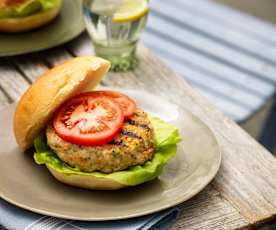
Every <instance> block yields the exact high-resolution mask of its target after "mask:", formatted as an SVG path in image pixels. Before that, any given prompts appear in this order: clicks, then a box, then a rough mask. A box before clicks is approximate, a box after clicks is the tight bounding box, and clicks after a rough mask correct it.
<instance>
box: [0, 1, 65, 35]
mask: <svg viewBox="0 0 276 230" xmlns="http://www.w3.org/2000/svg"><path fill="white" fill-rule="evenodd" d="M60 7H61V4H59V5H58V7H55V8H53V9H50V10H47V11H45V12H40V13H36V14H32V15H30V16H26V17H18V18H2V19H0V32H10V33H14V32H23V31H28V30H31V29H35V28H38V27H40V26H43V25H45V24H47V23H48V22H50V21H52V20H53V19H54V18H55V17H56V16H57V15H58V13H59V11H60Z"/></svg>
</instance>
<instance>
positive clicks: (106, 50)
mask: <svg viewBox="0 0 276 230" xmlns="http://www.w3.org/2000/svg"><path fill="white" fill-rule="evenodd" d="M127 1H128V2H129V1H133V0H83V13H84V21H85V24H86V28H87V31H88V33H89V35H90V36H91V38H92V42H93V45H94V48H95V52H96V55H97V56H100V57H103V58H105V59H107V60H109V61H110V62H111V64H112V66H111V69H112V70H113V71H127V70H130V69H133V68H134V67H135V66H136V65H137V58H136V55H135V53H136V46H137V42H138V40H139V37H140V34H141V32H142V31H143V29H144V28H145V25H146V21H147V14H148V10H144V11H142V12H141V13H140V15H139V14H138V15H136V16H135V15H128V16H124V15H127V14H124V13H123V14H121V15H119V14H118V13H117V12H118V11H124V10H125V12H127V13H128V10H127V8H126V7H125V5H126V2H127ZM132 3H134V2H131V3H130V4H132ZM124 7H125V8H126V9H124ZM144 8H145V7H144Z"/></svg>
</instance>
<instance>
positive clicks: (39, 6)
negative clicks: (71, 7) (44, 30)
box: [0, 0, 62, 32]
mask: <svg viewBox="0 0 276 230" xmlns="http://www.w3.org/2000/svg"><path fill="white" fill-rule="evenodd" d="M61 4H62V0H0V32H23V31H28V30H31V29H35V28H38V27H40V26H43V25H45V24H47V23H49V22H50V21H52V20H53V19H54V18H55V17H56V16H57V15H58V13H59V11H60V8H61Z"/></svg>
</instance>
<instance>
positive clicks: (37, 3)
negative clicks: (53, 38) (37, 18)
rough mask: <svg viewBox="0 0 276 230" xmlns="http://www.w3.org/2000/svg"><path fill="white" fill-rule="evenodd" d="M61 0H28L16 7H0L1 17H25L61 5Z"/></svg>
mask: <svg viewBox="0 0 276 230" xmlns="http://www.w3.org/2000/svg"><path fill="white" fill-rule="evenodd" d="M60 4H61V0H28V1H26V2H24V3H23V4H19V5H17V6H14V7H5V8H0V18H16V17H24V16H28V15H31V14H34V13H38V12H44V11H47V10H50V9H52V8H55V7H59V5H60Z"/></svg>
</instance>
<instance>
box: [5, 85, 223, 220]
mask: <svg viewBox="0 0 276 230" xmlns="http://www.w3.org/2000/svg"><path fill="white" fill-rule="evenodd" d="M126 93H128V95H130V96H131V97H133V98H134V99H135V100H136V101H137V104H138V105H139V106H140V107H141V108H143V109H144V110H146V111H147V112H149V113H151V114H156V115H158V116H159V117H160V118H162V119H164V120H166V121H167V122H170V123H172V124H174V125H176V126H177V127H178V128H179V129H180V132H181V135H182V138H183V141H182V142H181V143H180V144H178V150H177V155H176V157H175V158H174V159H173V160H171V161H170V163H169V164H168V165H167V166H166V167H165V169H164V171H163V174H162V175H161V176H160V177H159V178H158V179H156V180H154V181H151V182H148V183H146V184H143V185H139V186H136V187H131V188H127V189H123V190H119V191H89V190H84V189H77V188H73V187H70V186H67V185H63V184H61V183H60V182H58V181H57V180H55V179H54V178H53V177H52V176H51V174H50V173H49V172H48V171H47V169H46V168H45V167H44V166H39V165H36V164H35V163H34V161H33V158H32V153H22V152H20V150H19V149H18V147H17V145H16V143H15V140H14V137H13V131H12V115H13V113H14V110H15V105H14V104H13V105H10V106H9V107H7V108H6V109H4V110H3V111H1V112H0V116H1V117H0V127H1V129H0V136H1V138H0V196H1V198H3V199H4V200H6V201H8V202H10V203H12V204H14V205H17V206H19V207H21V208H25V209H28V210H31V211H34V212H38V213H41V214H46V215H51V216H55V217H63V218H68V219H77V220H95V221H103V220H114V219H123V218H130V217H137V216H142V215H145V214H150V213H153V212H156V211H160V210H162V209H165V208H169V207H172V206H174V205H177V204H179V203H181V202H183V201H185V200H188V199H189V198H191V197H192V196H194V195H195V194H197V193H198V192H200V191H201V190H202V189H203V188H204V187H205V186H206V185H207V184H208V183H209V182H210V181H211V180H212V179H213V178H214V176H215V175H216V173H217V171H218V169H219V166H220V162H221V154H220V151H219V146H218V143H217V141H216V138H215V136H214V134H213V133H212V131H211V130H210V129H209V128H208V127H207V126H206V125H205V124H204V123H203V122H202V121H201V120H199V119H198V118H197V117H195V116H194V115H193V114H191V113H190V112H189V111H184V110H180V109H179V108H178V107H177V106H175V105H173V104H170V103H168V102H167V101H164V100H161V99H159V98H157V97H156V96H153V95H150V94H147V93H146V92H141V91H139V92H137V91H132V90H128V91H127V92H126Z"/></svg>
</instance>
